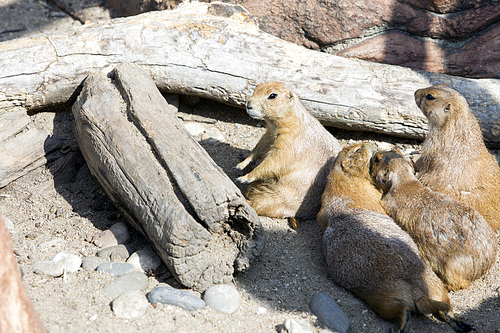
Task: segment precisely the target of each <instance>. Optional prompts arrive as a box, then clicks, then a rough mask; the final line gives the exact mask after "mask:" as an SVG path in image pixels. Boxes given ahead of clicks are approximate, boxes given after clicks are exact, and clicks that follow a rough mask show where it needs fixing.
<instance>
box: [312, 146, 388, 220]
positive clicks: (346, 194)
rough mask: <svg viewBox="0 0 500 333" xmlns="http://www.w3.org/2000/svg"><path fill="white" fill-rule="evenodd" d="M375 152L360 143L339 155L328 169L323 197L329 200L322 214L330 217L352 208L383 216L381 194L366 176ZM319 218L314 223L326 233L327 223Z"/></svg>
mask: <svg viewBox="0 0 500 333" xmlns="http://www.w3.org/2000/svg"><path fill="white" fill-rule="evenodd" d="M374 151H375V146H374V145H372V144H370V143H363V144H357V145H352V146H349V147H346V148H344V149H343V150H342V151H341V152H340V153H339V154H338V156H337V160H338V162H336V163H332V164H331V165H330V171H329V174H328V178H327V179H328V180H327V185H326V187H325V191H324V193H325V194H323V196H325V195H327V196H328V204H327V205H325V204H323V205H322V213H321V214H325V213H326V214H327V215H331V213H332V212H339V211H345V210H346V209H351V208H363V209H368V210H371V211H374V212H379V213H383V214H385V210H384V208H383V207H382V204H381V203H380V198H381V196H382V191H380V190H379V189H378V188H377V187H375V185H374V183H373V181H372V178H371V177H370V176H369V175H370V164H369V163H367V161H369V160H370V158H371V156H372V154H373V152H374ZM323 200H324V198H323ZM328 210H332V212H330V211H328ZM321 214H319V215H318V219H317V221H318V223H319V224H320V225H321V226H322V227H323V229H326V227H327V226H328V219H323V218H322V217H321V216H320V215H321Z"/></svg>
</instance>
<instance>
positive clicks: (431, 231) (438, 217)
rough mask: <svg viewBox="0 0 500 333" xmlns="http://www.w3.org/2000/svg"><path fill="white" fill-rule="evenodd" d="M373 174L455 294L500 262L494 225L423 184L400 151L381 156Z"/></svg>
mask: <svg viewBox="0 0 500 333" xmlns="http://www.w3.org/2000/svg"><path fill="white" fill-rule="evenodd" d="M371 174H372V176H373V178H374V180H375V183H376V184H377V185H379V186H380V187H381V188H382V189H383V190H384V195H383V196H382V205H383V206H384V208H385V210H386V212H387V213H388V214H389V216H391V217H392V218H393V219H394V220H395V221H396V223H397V224H398V225H399V226H400V227H401V228H403V229H404V230H405V231H406V232H408V233H409V234H410V236H411V237H412V238H413V240H414V241H415V243H416V244H417V246H418V249H419V250H420V256H421V257H422V259H423V260H424V261H425V262H426V263H427V264H428V265H429V266H430V267H431V268H432V269H433V270H434V272H435V273H436V274H437V275H438V276H439V277H440V278H441V279H442V280H443V282H444V284H445V286H446V287H447V288H448V289H449V290H458V289H464V288H467V287H469V285H470V283H471V282H472V281H474V280H476V279H478V278H480V277H481V276H483V275H484V274H485V273H486V272H487V271H488V269H490V267H491V266H492V265H493V264H494V263H495V261H496V254H497V247H498V245H497V239H496V236H495V232H494V231H493V229H492V228H491V226H490V225H489V224H488V222H487V221H486V220H485V219H484V218H483V217H482V216H481V215H480V214H479V213H478V212H477V211H476V210H475V209H474V208H472V207H470V206H468V205H466V204H464V203H461V202H459V201H457V200H455V199H453V198H451V197H450V196H448V195H445V194H442V193H438V192H435V191H433V190H431V189H430V188H429V187H427V186H424V185H422V183H421V182H420V181H419V180H418V179H417V177H415V175H414V174H413V169H412V167H411V165H410V164H409V163H408V162H407V161H406V160H405V159H404V158H403V156H402V155H401V154H400V153H399V152H397V151H394V150H392V151H379V152H376V153H375V154H374V155H373V157H372V162H371Z"/></svg>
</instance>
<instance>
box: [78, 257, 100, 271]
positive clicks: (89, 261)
mask: <svg viewBox="0 0 500 333" xmlns="http://www.w3.org/2000/svg"><path fill="white" fill-rule="evenodd" d="M105 261H106V258H101V257H95V256H90V257H86V258H83V260H82V267H83V269H85V270H87V271H95V270H96V268H97V267H98V266H99V265H100V264H102V263H103V262H105Z"/></svg>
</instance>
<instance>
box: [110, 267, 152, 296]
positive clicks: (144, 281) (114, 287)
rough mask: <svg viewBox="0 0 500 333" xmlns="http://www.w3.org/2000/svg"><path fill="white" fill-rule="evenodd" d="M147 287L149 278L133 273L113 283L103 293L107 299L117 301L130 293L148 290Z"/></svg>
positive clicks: (139, 273) (142, 274)
mask: <svg viewBox="0 0 500 333" xmlns="http://www.w3.org/2000/svg"><path fill="white" fill-rule="evenodd" d="M147 287H148V277H147V276H146V275H145V274H144V273H141V272H132V273H128V274H126V275H123V276H120V277H119V278H117V279H115V280H113V281H111V282H110V283H108V284H107V285H105V286H104V288H103V290H102V291H103V293H104V295H106V296H107V297H109V298H112V299H115V298H117V297H118V296H120V295H121V294H124V293H126V292H128V291H133V290H146V288H147Z"/></svg>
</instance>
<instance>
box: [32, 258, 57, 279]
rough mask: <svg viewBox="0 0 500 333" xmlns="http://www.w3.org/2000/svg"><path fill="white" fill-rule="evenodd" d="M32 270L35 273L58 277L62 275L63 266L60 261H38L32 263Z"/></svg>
mask: <svg viewBox="0 0 500 333" xmlns="http://www.w3.org/2000/svg"><path fill="white" fill-rule="evenodd" d="M33 272H34V273H35V274H40V275H47V276H53V277H58V276H61V275H63V273H64V266H63V264H62V263H60V262H56V261H39V262H36V263H35V264H34V265H33Z"/></svg>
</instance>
